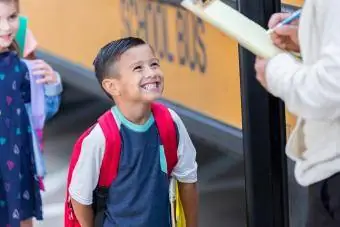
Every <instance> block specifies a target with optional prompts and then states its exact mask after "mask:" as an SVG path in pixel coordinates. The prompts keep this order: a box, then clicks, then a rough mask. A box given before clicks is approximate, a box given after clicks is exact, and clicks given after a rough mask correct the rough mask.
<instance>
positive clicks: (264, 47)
mask: <svg viewBox="0 0 340 227" xmlns="http://www.w3.org/2000/svg"><path fill="white" fill-rule="evenodd" d="M194 2H195V0H194ZM194 2H193V0H183V1H182V2H181V5H182V6H183V7H184V8H186V9H187V10H189V11H191V12H192V13H193V14H195V15H196V16H198V17H200V18H202V19H203V20H205V21H207V22H208V23H210V24H212V25H213V26H215V27H217V28H218V29H219V30H221V31H222V32H224V33H225V34H226V35H228V36H230V37H232V38H234V39H235V40H237V41H238V43H239V44H240V45H241V46H243V47H244V48H246V49H248V50H249V51H251V52H252V53H254V54H255V55H257V56H261V57H264V58H271V57H273V56H275V55H277V54H279V53H282V52H283V50H281V49H279V48H278V47H276V46H275V45H274V44H273V43H272V41H271V39H270V36H269V35H268V34H267V33H266V30H265V29H264V28H262V27H261V26H260V25H258V24H257V23H255V22H253V21H252V20H250V19H248V18H247V17H246V16H244V15H243V14H241V13H240V12H238V11H237V10H235V9H233V8H232V7H230V6H228V5H227V4H225V3H223V2H221V1H220V0H212V1H208V3H206V4H203V5H202V4H200V3H194Z"/></svg>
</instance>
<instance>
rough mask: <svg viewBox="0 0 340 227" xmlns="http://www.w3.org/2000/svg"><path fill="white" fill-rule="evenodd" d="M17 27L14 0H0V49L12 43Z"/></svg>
mask: <svg viewBox="0 0 340 227" xmlns="http://www.w3.org/2000/svg"><path fill="white" fill-rule="evenodd" d="M18 27H19V19H18V11H17V6H16V5H15V3H14V1H12V2H8V3H7V2H1V1H0V51H2V50H3V49H5V48H8V47H9V46H10V45H11V44H12V42H13V40H14V38H15V35H16V33H17V31H18Z"/></svg>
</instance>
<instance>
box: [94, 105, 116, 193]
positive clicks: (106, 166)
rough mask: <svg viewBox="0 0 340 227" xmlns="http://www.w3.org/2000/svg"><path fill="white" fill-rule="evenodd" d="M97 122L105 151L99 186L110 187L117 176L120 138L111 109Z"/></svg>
mask: <svg viewBox="0 0 340 227" xmlns="http://www.w3.org/2000/svg"><path fill="white" fill-rule="evenodd" d="M98 123H99V125H100V127H101V129H102V130H103V133H104V136H105V141H106V143H105V152H104V157H103V161H102V165H101V168H100V174H99V181H98V186H99V187H105V188H108V187H110V185H111V183H112V181H113V180H114V179H115V178H116V177H117V173H118V166H119V160H120V152H121V138H120V133H119V128H118V126H117V123H116V120H115V118H114V116H113V113H112V111H111V110H109V111H107V112H106V113H105V114H103V115H102V116H101V117H100V118H99V119H98Z"/></svg>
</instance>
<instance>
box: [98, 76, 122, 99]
mask: <svg viewBox="0 0 340 227" xmlns="http://www.w3.org/2000/svg"><path fill="white" fill-rule="evenodd" d="M102 86H103V89H104V90H105V91H106V92H107V93H109V94H110V95H112V96H120V89H119V81H118V80H116V79H113V78H107V79H104V80H103V81H102Z"/></svg>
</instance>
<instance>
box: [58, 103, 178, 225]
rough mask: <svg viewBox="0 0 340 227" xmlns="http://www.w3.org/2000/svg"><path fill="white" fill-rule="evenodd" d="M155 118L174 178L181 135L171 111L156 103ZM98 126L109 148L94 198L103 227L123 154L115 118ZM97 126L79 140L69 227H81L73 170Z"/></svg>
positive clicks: (107, 116)
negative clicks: (73, 198) (121, 154)
mask: <svg viewBox="0 0 340 227" xmlns="http://www.w3.org/2000/svg"><path fill="white" fill-rule="evenodd" d="M151 110H152V113H153V116H154V118H155V122H156V125H157V129H158V132H159V135H160V139H161V142H162V144H163V146H164V151H165V157H166V161H167V168H168V175H169V178H170V175H171V172H172V170H173V168H174V167H175V165H176V163H177V161H178V157H177V134H176V128H175V123H174V121H173V119H172V117H171V114H170V112H169V110H168V108H167V107H166V106H164V105H162V104H160V103H153V104H152V106H151ZM98 124H99V125H100V127H101V129H102V130H103V133H104V136H105V140H106V146H105V153H104V157H103V161H102V165H101V168H100V174H99V181H98V185H97V188H96V190H95V191H94V193H93V194H94V195H93V205H92V208H93V211H94V217H95V226H96V227H101V226H103V220H104V211H105V208H106V199H107V196H108V190H109V187H110V185H111V184H112V182H113V180H115V178H116V177H117V174H118V166H119V160H120V152H121V137H120V133H119V129H118V126H117V124H116V121H115V119H114V117H113V114H112V112H111V110H109V111H107V112H106V113H104V114H103V115H102V116H101V117H99V119H98ZM93 127H94V126H92V127H90V128H88V129H87V130H86V131H85V132H84V133H83V134H82V135H81V136H80V137H79V139H78V140H77V142H76V143H75V146H74V148H73V153H72V155H71V161H70V166H69V172H68V178H67V192H66V201H65V220H64V221H65V227H81V226H80V224H79V222H78V220H77V218H76V216H75V214H74V211H73V208H72V204H71V198H70V196H69V192H68V188H69V186H70V182H71V179H72V173H73V170H74V168H75V166H76V164H77V161H78V158H79V156H80V152H81V147H82V143H83V140H84V139H85V138H86V136H88V135H89V134H90V132H91V131H92V129H93Z"/></svg>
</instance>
